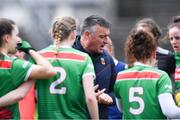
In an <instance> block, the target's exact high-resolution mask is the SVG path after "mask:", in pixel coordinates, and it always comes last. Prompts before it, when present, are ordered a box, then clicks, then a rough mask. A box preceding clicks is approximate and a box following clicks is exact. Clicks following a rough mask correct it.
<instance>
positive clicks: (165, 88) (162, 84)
mask: <svg viewBox="0 0 180 120" xmlns="http://www.w3.org/2000/svg"><path fill="white" fill-rule="evenodd" d="M157 90H158V95H160V94H163V93H172V83H171V79H170V78H169V76H168V74H167V73H165V72H163V73H162V75H161V77H160V79H159V80H158V83H157Z"/></svg>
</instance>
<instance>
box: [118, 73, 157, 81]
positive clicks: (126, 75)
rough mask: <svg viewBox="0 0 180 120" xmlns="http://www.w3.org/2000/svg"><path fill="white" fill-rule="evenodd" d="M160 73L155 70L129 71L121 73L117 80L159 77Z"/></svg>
mask: <svg viewBox="0 0 180 120" xmlns="http://www.w3.org/2000/svg"><path fill="white" fill-rule="evenodd" d="M159 77H160V75H159V74H157V73H153V72H127V73H120V74H118V75H117V80H122V79H123V80H124V79H127V80H128V79H144V78H145V79H146V78H147V79H157V78H159Z"/></svg>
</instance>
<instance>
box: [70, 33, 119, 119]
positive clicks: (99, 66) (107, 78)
mask: <svg viewBox="0 0 180 120" xmlns="http://www.w3.org/2000/svg"><path fill="white" fill-rule="evenodd" d="M73 48H75V49H77V50H80V51H82V52H85V53H87V54H89V56H90V57H91V59H92V62H93V64H94V69H95V74H96V79H95V85H96V84H98V85H99V89H100V90H101V89H103V88H106V91H105V93H106V94H108V95H110V96H111V97H112V98H113V104H115V96H114V93H113V87H114V83H115V80H116V71H115V64H114V61H113V59H112V57H111V56H110V55H109V54H108V53H107V52H106V51H105V50H104V51H103V53H101V54H96V53H89V52H87V51H86V50H85V49H84V48H83V47H82V45H81V43H80V36H78V37H77V39H76V41H75V43H74V45H73ZM98 107H99V117H100V119H107V118H108V105H105V104H98Z"/></svg>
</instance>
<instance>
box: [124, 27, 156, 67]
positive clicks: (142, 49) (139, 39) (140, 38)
mask: <svg viewBox="0 0 180 120" xmlns="http://www.w3.org/2000/svg"><path fill="white" fill-rule="evenodd" d="M125 46H126V47H125V55H126V60H127V63H128V66H129V67H131V66H133V63H134V62H135V61H144V60H148V59H149V58H151V55H152V53H153V52H154V51H155V50H156V47H157V44H156V41H155V38H154V37H153V35H151V34H150V33H149V32H145V31H142V30H140V31H135V32H133V33H131V34H130V35H129V36H128V38H127V41H126V45H125Z"/></svg>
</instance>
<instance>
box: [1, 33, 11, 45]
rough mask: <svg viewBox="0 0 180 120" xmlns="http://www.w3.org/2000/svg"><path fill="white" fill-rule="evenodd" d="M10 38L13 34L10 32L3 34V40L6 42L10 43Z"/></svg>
mask: <svg viewBox="0 0 180 120" xmlns="http://www.w3.org/2000/svg"><path fill="white" fill-rule="evenodd" d="M10 38H11V36H10V35H9V34H5V35H3V37H2V39H3V41H4V42H5V43H8V42H9V40H11V39H10Z"/></svg>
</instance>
